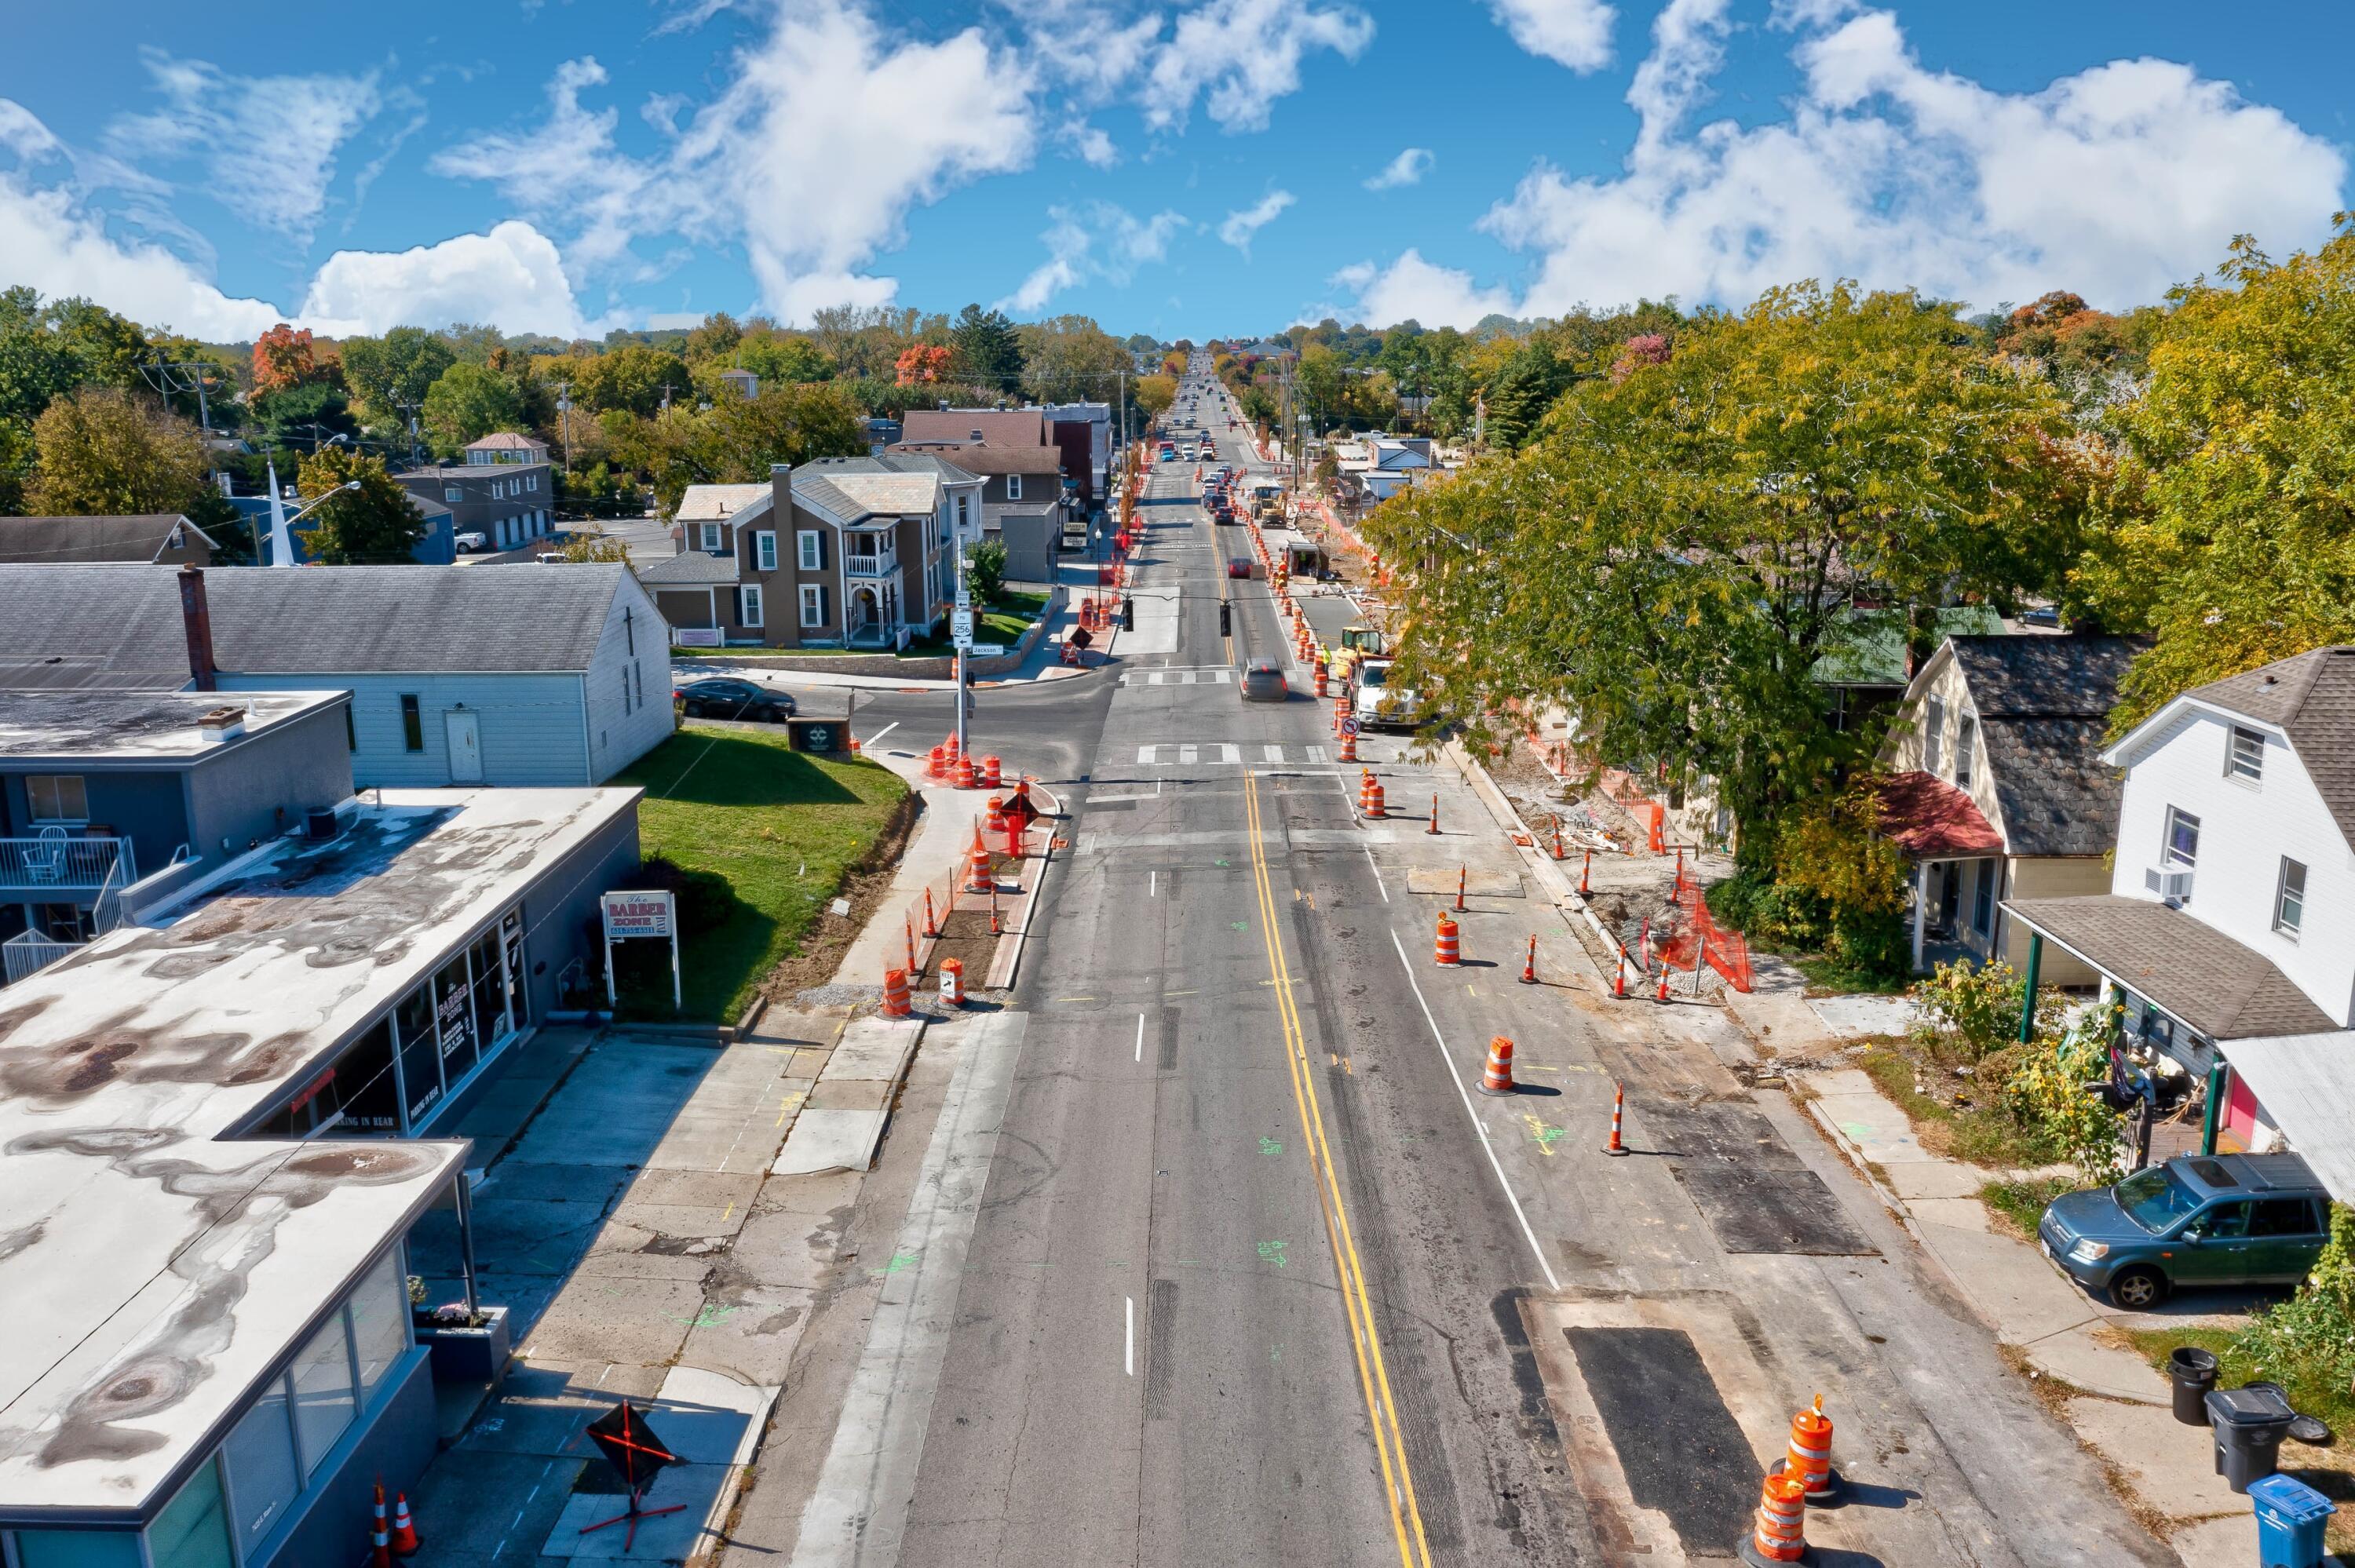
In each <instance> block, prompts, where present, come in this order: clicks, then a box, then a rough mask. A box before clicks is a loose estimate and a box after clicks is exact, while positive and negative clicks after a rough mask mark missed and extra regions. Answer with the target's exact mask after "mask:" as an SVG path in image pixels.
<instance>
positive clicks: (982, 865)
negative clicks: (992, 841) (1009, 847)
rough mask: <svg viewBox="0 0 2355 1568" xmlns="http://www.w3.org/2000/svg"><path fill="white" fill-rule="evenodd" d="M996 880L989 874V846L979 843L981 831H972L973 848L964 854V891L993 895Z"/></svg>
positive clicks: (976, 829)
mask: <svg viewBox="0 0 2355 1568" xmlns="http://www.w3.org/2000/svg"><path fill="white" fill-rule="evenodd" d="M996 889H997V878H996V877H995V876H994V875H992V874H990V867H989V846H988V845H986V844H985V843H983V842H981V830H980V829H979V828H975V829H974V831H973V848H971V849H970V850H967V851H966V852H965V878H964V890H965V891H966V892H967V893H994V892H996Z"/></svg>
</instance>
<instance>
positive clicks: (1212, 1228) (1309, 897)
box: [900, 467, 1586, 1565]
mask: <svg viewBox="0 0 2355 1568" xmlns="http://www.w3.org/2000/svg"><path fill="white" fill-rule="evenodd" d="M1190 475H1191V469H1190V467H1188V468H1187V469H1184V470H1183V471H1178V470H1175V469H1170V470H1164V471H1162V472H1160V473H1157V474H1156V476H1155V477H1154V479H1153V480H1152V482H1151V485H1150V488H1149V490H1148V493H1147V499H1148V502H1149V503H1152V508H1153V513H1154V514H1155V516H1156V523H1155V524H1154V525H1153V527H1152V531H1151V538H1150V541H1149V544H1148V546H1147V548H1146V551H1145V552H1144V559H1145V561H1146V573H1145V577H1144V580H1145V582H1146V584H1147V585H1148V586H1157V585H1163V584H1167V583H1169V582H1172V581H1174V582H1176V583H1177V584H1179V585H1180V586H1181V587H1182V588H1183V590H1184V591H1183V594H1182V600H1181V602H1182V603H1183V605H1184V607H1185V608H1184V612H1183V615H1184V619H1183V622H1182V625H1181V628H1180V641H1179V647H1178V651H1177V653H1176V654H1174V655H1171V656H1169V657H1168V658H1167V660H1166V665H1167V668H1168V669H1170V670H1171V671H1180V672H1186V673H1211V672H1215V671H1216V670H1218V669H1219V668H1220V666H1224V665H1226V664H1227V663H1228V662H1229V657H1228V650H1227V649H1225V648H1222V646H1221V640H1220V636H1219V630H1218V620H1217V611H1218V603H1219V599H1220V595H1221V592H1222V591H1223V590H1225V589H1227V588H1229V586H1230V585H1229V584H1228V581H1227V579H1226V578H1225V577H1224V575H1223V571H1222V569H1221V568H1222V564H1223V558H1224V556H1225V554H1226V553H1227V551H1226V548H1225V546H1224V543H1223V541H1221V542H1220V543H1219V544H1217V545H1214V544H1213V541H1212V538H1211V535H1212V534H1213V532H1214V530H1213V528H1212V525H1211V524H1209V521H1208V520H1207V519H1206V518H1205V517H1204V516H1203V515H1202V514H1201V513H1200V511H1199V507H1198V506H1195V505H1193V504H1191V502H1190V496H1191V493H1192V492H1191V486H1190ZM1219 532H1222V533H1227V534H1230V535H1234V534H1236V533H1237V531H1234V530H1220V531H1219ZM1231 587H1232V589H1233V590H1234V591H1235V599H1236V612H1237V613H1236V618H1235V630H1236V633H1237V636H1236V639H1235V645H1234V647H1233V649H1232V651H1231V652H1232V658H1233V660H1234V661H1235V662H1240V661H1241V660H1243V659H1246V658H1248V657H1250V656H1252V655H1253V654H1256V653H1267V654H1271V655H1280V653H1281V637H1280V634H1279V630H1278V625H1277V621H1276V618H1275V615H1274V612H1273V606H1272V603H1271V601H1270V599H1269V598H1268V591H1267V587H1266V585H1265V584H1264V583H1262V582H1249V583H1244V582H1236V583H1233V584H1232V585H1231ZM1123 669H1124V673H1126V674H1127V675H1128V677H1129V679H1128V681H1127V682H1126V683H1123V684H1119V685H1116V686H1115V685H1107V686H1105V687H1104V688H1103V689H1104V691H1105V692H1106V693H1107V694H1108V702H1107V704H1106V706H1105V709H1104V711H1103V715H1102V726H1101V731H1100V737H1099V738H1098V740H1097V743H1096V745H1095V746H1094V747H1093V752H1092V759H1091V761H1090V763H1089V765H1088V766H1087V767H1086V768H1083V769H1082V770H1081V772H1082V774H1083V775H1084V777H1085V779H1086V782H1085V785H1084V787H1083V788H1082V789H1081V790H1080V791H1078V799H1079V800H1080V802H1081V803H1080V804H1079V805H1078V806H1077V807H1076V808H1075V813H1074V814H1075V821H1074V824H1073V827H1074V831H1075V832H1077V833H1078V834H1079V835H1081V838H1082V848H1081V852H1080V853H1078V854H1077V855H1076V857H1075V858H1074V860H1073V862H1072V863H1071V866H1070V868H1069V870H1068V873H1067V877H1068V880H1066V881H1065V882H1064V883H1063V884H1062V885H1060V890H1059V892H1058V894H1057V896H1056V898H1055V916H1054V918H1053V921H1052V924H1051V925H1050V927H1048V928H1047V929H1046V930H1045V932H1044V933H1043V940H1042V939H1040V938H1038V937H1034V938H1033V948H1032V950H1031V956H1030V957H1029V958H1028V959H1026V979H1025V980H1024V981H1023V983H1022V985H1021V987H1020V990H1019V992H1018V997H1017V999H1016V1003H1015V1005H1016V1006H1017V1007H1018V1009H1020V1010H1021V1011H1024V1012H1028V1015H1029V1018H1028V1033H1027V1036H1026V1039H1025V1042H1024V1044H1023V1047H1022V1058H1021V1062H1020V1066H1019V1072H1018V1078H1017V1080H1016V1082H1015V1084H1014V1086H1013V1091H1012V1096H1011V1099H1010V1102H1009V1104H1008V1107H1007V1113H1006V1118H1005V1123H1004V1129H1003V1132H1002V1134H1001V1136H1000V1139H999V1142H998V1146H997V1158H996V1164H995V1166H994V1169H993V1171H992V1172H991V1176H990V1180H989V1183H988V1187H987V1191H986V1196H985V1198H984V1201H983V1203H982V1206H981V1210H980V1215H979V1219H978V1222H977V1224H976V1226H975V1234H974V1235H973V1239H972V1244H971V1248H970V1251H969V1253H968V1255H967V1261H966V1265H965V1276H964V1284H963V1287H962V1291H961V1293H960V1296H959V1298H958V1301H957V1308H956V1313H955V1319H954V1327H953V1328H952V1330H950V1334H949V1339H948V1342H947V1345H946V1347H945V1351H944V1353H943V1374H942V1382H941V1387H940V1392H939V1393H938V1395H937V1397H936V1399H935V1401H934V1403H933V1405H932V1413H931V1420H930V1425H929V1427H928V1430H927V1432H926V1435H925V1437H924V1441H923V1445H922V1461H921V1465H920V1467H919V1469H918V1471H917V1479H916V1489H915V1495H914V1499H913V1501H912V1503H911V1507H910V1510H909V1517H908V1520H907V1528H906V1533H905V1536H904V1539H903V1542H902V1546H901V1551H900V1562H901V1563H907V1564H911V1565H914V1564H931V1563H941V1564H959V1565H963V1564H967V1563H975V1562H991V1563H1040V1562H1066V1563H1168V1564H1178V1563H1185V1564H1196V1563H1393V1562H1395V1563H1404V1564H1412V1565H1420V1564H1423V1563H1430V1562H1433V1561H1446V1562H1460V1563H1491V1562H1493V1563H1548V1562H1569V1561H1576V1560H1579V1559H1580V1558H1581V1557H1582V1556H1583V1555H1586V1554H1585V1553H1583V1552H1581V1551H1580V1549H1579V1548H1580V1543H1581V1542H1582V1540H1583V1539H1584V1537H1585V1535H1586V1525H1585V1520H1584V1518H1583V1516H1582V1512H1581V1511H1580V1509H1579V1507H1578V1504H1577V1502H1576V1499H1575V1494H1574V1492H1573V1491H1572V1489H1570V1488H1569V1487H1567V1486H1566V1485H1565V1484H1564V1483H1563V1479H1562V1477H1561V1474H1560V1473H1559V1472H1560V1467H1561V1457H1560V1449H1559V1446H1558V1443H1557V1442H1556V1441H1555V1439H1554V1438H1553V1436H1552V1434H1551V1432H1550V1419H1548V1418H1545V1417H1544V1416H1543V1414H1542V1411H1543V1402H1542V1400H1541V1399H1539V1400H1537V1401H1535V1402H1534V1403H1535V1410H1536V1413H1537V1414H1535V1415H1534V1416H1533V1415H1532V1414H1531V1408H1532V1405H1531V1401H1530V1399H1529V1390H1530V1388H1531V1386H1532V1385H1533V1383H1534V1381H1535V1373H1534V1370H1533V1368H1532V1367H1531V1366H1530V1365H1529V1363H1528V1361H1527V1358H1526V1357H1521V1356H1517V1355H1516V1354H1515V1353H1514V1351H1513V1347H1512V1344H1511V1336H1509V1335H1507V1334H1502V1333H1500V1332H1499V1331H1498V1320H1499V1312H1500V1308H1501V1309H1502V1310H1503V1314H1504V1316H1505V1317H1507V1318H1510V1316H1511V1312H1510V1309H1509V1303H1510V1301H1511V1299H1512V1294H1513V1292H1514V1291H1515V1290H1516V1289H1517V1288H1518V1287H1520V1286H1521V1285H1522V1284H1523V1283H1524V1282H1525V1280H1526V1277H1527V1276H1528V1275H1529V1271H1530V1267H1531V1260H1530V1258H1529V1254H1528V1253H1527V1251H1526V1249H1525V1245H1524V1244H1523V1242H1522V1241H1521V1240H1520V1237H1519V1234H1518V1231H1517V1230H1516V1229H1515V1226H1514V1221H1513V1218H1512V1216H1511V1214H1510V1213H1509V1211H1508V1210H1507V1209H1506V1207H1505V1205H1504V1203H1503V1202H1502V1200H1501V1198H1500V1197H1499V1196H1498V1194H1497V1191H1496V1189H1495V1188H1494V1187H1493V1185H1492V1184H1491V1183H1490V1179H1489V1178H1488V1177H1487V1175H1486V1173H1485V1172H1484V1171H1482V1170H1480V1169H1479V1168H1478V1165H1477V1162H1478V1160H1479V1158H1480V1156H1479V1153H1478V1147H1477V1145H1476V1144H1474V1143H1472V1142H1470V1141H1469V1140H1465V1139H1454V1140H1452V1141H1448V1140H1440V1139H1432V1138H1431V1137H1429V1135H1428V1130H1427V1123H1428V1117H1427V1115H1426V1114H1425V1113H1424V1112H1423V1111H1422V1110H1420V1109H1418V1108H1414V1107H1419V1106H1421V1105H1423V1104H1429V1105H1433V1106H1436V1105H1440V1104H1442V1103H1443V1102H1441V1101H1439V1100H1438V1099H1437V1098H1435V1097H1438V1096H1443V1095H1444V1096H1446V1097H1449V1099H1450V1100H1451V1101H1452V1099H1453V1097H1454V1095H1455V1090H1454V1089H1453V1088H1452V1086H1450V1085H1449V1084H1448V1082H1447V1079H1446V1076H1445V1071H1444V1064H1443V1063H1442V1062H1441V1061H1440V1060H1439V1059H1437V1058H1436V1057H1435V1056H1434V1055H1433V1054H1432V1053H1431V1052H1430V1050H1429V1047H1428V1046H1427V1045H1424V1046H1423V1047H1422V1048H1421V1050H1420V1052H1416V1051H1411V1050H1409V1049H1406V1048H1405V1046H1404V1044H1403V1042H1404V1041H1405V1040H1406V1039H1408V1038H1411V1037H1410V1036H1407V1035H1405V1034H1404V1032H1403V1027H1402V1026H1403V1024H1404V1022H1405V1021H1406V1020H1407V1019H1408V1018H1409V1017H1411V1016H1412V1006H1413V1002H1412V998H1411V997H1409V996H1408V995H1407V994H1406V992H1405V989H1404V987H1403V986H1402V985H1401V983H1400V981H1399V980H1398V978H1397V973H1396V970H1395V969H1393V968H1391V967H1390V965H1389V963H1388V962H1387V961H1385V963H1383V964H1382V965H1379V966H1377V965H1374V964H1373V963H1371V962H1370V958H1371V957H1372V956H1373V955H1371V954H1370V953H1369V955H1368V958H1369V961H1368V963H1367V964H1366V967H1365V968H1364V969H1362V970H1359V969H1357V968H1356V966H1355V963H1354V962H1353V956H1352V955H1349V954H1348V953H1347V952H1346V951H1345V949H1346V948H1347V947H1348V946H1349V945H1350V944H1351V942H1352V939H1353V938H1357V937H1358V936H1359V931H1358V930H1357V928H1356V927H1357V925H1358V923H1359V917H1360V915H1362V916H1363V921H1364V924H1365V931H1364V936H1365V937H1366V938H1367V939H1368V943H1369V946H1370V942H1371V939H1372V938H1373V937H1374V936H1375V934H1376V933H1377V932H1378V931H1382V930H1386V929H1387V926H1386V924H1385V921H1384V908H1385V906H1386V904H1387V900H1388V895H1386V894H1385V893H1384V892H1383V891H1382V890H1381V889H1380V887H1378V886H1377V885H1376V882H1375V877H1376V873H1375V869H1374V866H1373V863H1372V861H1371V859H1370V858H1369V856H1368V854H1366V853H1364V852H1363V850H1362V848H1361V847H1360V846H1359V844H1358V843H1356V842H1353V841H1352V840H1351V839H1350V837H1349V828H1350V821H1351V814H1350V810H1349V801H1348V794H1347V791H1348V789H1349V788H1351V787H1352V785H1353V783H1354V774H1353V773H1351V774H1350V776H1349V777H1346V778H1345V777H1344V772H1345V770H1344V769H1341V768H1338V767H1337V766H1335V765H1333V764H1331V763H1329V762H1328V763H1324V764H1321V765H1319V764H1317V763H1315V762H1312V761H1311V760H1310V758H1311V748H1312V747H1316V748H1319V749H1320V751H1321V750H1322V749H1323V748H1326V747H1329V745H1330V736H1329V732H1328V729H1327V723H1326V717H1325V713H1324V710H1323V709H1322V707H1321V706H1320V705H1317V704H1316V703H1314V702H1313V701H1311V700H1309V699H1307V698H1306V697H1305V696H1296V697H1295V699H1294V700H1293V701H1292V702H1290V703H1287V704H1283V705H1274V704H1265V705H1245V704H1244V703H1242V702H1241V700H1240V698H1239V696H1238V693H1237V688H1236V687H1235V686H1234V685H1233V684H1232V683H1231V682H1226V681H1219V680H1215V679H1212V680H1204V679H1188V680H1168V681H1159V682H1156V681H1155V680H1153V679H1151V677H1150V674H1149V673H1147V671H1146V668H1145V667H1143V666H1140V665H1137V664H1126V665H1124V666H1123ZM1050 690H1051V688H1050ZM1001 700H1003V699H1001ZM1033 716H1036V715H1033ZM1182 746H1193V747H1197V748H1198V750H1197V753H1196V755H1198V756H1208V755H1213V753H1212V752H1210V750H1209V748H1211V747H1220V746H1234V747H1239V748H1240V753H1239V754H1240V755H1241V756H1244V757H1248V758H1254V759H1267V758H1276V757H1281V758H1283V759H1284V760H1283V761H1281V762H1273V761H1269V762H1265V763H1264V765H1263V766H1251V767H1227V766H1219V767H1201V768H1188V767H1187V766H1185V765H1184V764H1183V763H1182V762H1180V763H1178V764H1177V765H1176V766H1174V767H1164V766H1152V767H1145V766H1140V764H1139V760H1138V759H1139V757H1140V752H1141V750H1142V748H1144V747H1156V748H1159V747H1182ZM1160 755H1162V756H1177V755H1179V754H1177V753H1175V752H1164V753H1161V754H1160ZM1320 834H1321V835H1322V836H1321V837H1320ZM1103 839H1108V840H1110V841H1112V842H1110V845H1109V847H1099V841H1100V840H1103ZM1304 842H1320V843H1324V844H1327V846H1328V847H1322V848H1316V849H1307V848H1303V847H1301V845H1302V844H1303V843H1304ZM1345 1014H1350V1015H1355V1016H1351V1017H1346V1018H1345ZM1385 1015H1386V1016H1385ZM1369 1031H1370V1032H1373V1033H1381V1034H1390V1033H1398V1034H1399V1036H1400V1039H1401V1045H1400V1048H1399V1049H1397V1050H1396V1051H1390V1050H1383V1051H1381V1052H1380V1053H1379V1055H1380V1061H1381V1062H1382V1063H1383V1064H1384V1065H1382V1067H1381V1068H1380V1070H1381V1071H1382V1072H1384V1073H1395V1074H1402V1075H1409V1076H1411V1077H1412V1078H1414V1079H1416V1080H1420V1081H1417V1082H1414V1083H1412V1084H1411V1085H1401V1084H1390V1085H1386V1086H1385V1087H1387V1088H1389V1089H1391V1090H1392V1091H1393V1093H1392V1094H1391V1095H1386V1096H1384V1097H1382V1100H1381V1102H1380V1105H1378V1104H1377V1103H1376V1102H1375V1100H1373V1099H1372V1098H1371V1097H1369V1094H1368V1093H1367V1090H1368V1086H1369V1085H1370V1084H1373V1083H1377V1082H1380V1080H1376V1079H1371V1078H1369V1077H1368V1076H1365V1075H1363V1069H1362V1068H1361V1067H1360V1066H1359V1065H1356V1064H1355V1063H1354V1062H1353V1061H1352V1057H1353V1054H1356V1053H1359V1051H1360V1050H1361V1048H1362V1045H1363V1044H1364V1043H1365V1042H1366V1040H1367V1035H1368V1033H1369ZM1393 1058H1395V1065H1392V1064H1393ZM1401 1089H1404V1090H1407V1091H1408V1092H1406V1093H1404V1094H1403V1095H1402V1096H1401V1095H1398V1094H1397V1093H1396V1091H1399V1090H1401ZM1426 1097H1430V1098H1428V1099H1426ZM1381 1105H1387V1106H1391V1107H1408V1108H1407V1109H1405V1110H1404V1111H1403V1112H1402V1113H1398V1114H1402V1115H1403V1118H1404V1119H1403V1120H1402V1121H1400V1120H1396V1119H1395V1118H1394V1116H1393V1115H1391V1114H1387V1113H1385V1112H1384V1111H1383V1110H1382V1109H1381V1108H1380V1107H1381ZM1514 1332H1515V1333H1518V1329H1517V1328H1516V1329H1515V1330H1514Z"/></svg>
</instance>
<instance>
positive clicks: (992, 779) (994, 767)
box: [981, 757, 999, 789]
mask: <svg viewBox="0 0 2355 1568" xmlns="http://www.w3.org/2000/svg"><path fill="white" fill-rule="evenodd" d="M998 767H999V764H998V760H997V758H995V757H985V758H982V759H981V787H982V788H983V789H996V788H997V783H998Z"/></svg>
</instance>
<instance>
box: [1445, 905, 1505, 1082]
mask: <svg viewBox="0 0 2355 1568" xmlns="http://www.w3.org/2000/svg"><path fill="white" fill-rule="evenodd" d="M1440 929H1441V931H1442V932H1444V931H1445V930H1446V929H1447V927H1444V926H1443V927H1440ZM1440 940H1441V941H1443V942H1444V941H1447V940H1449V938H1447V937H1446V936H1444V935H1443V936H1442V937H1441V938H1440ZM1449 961H1450V960H1448V959H1441V960H1440V962H1442V963H1447V962H1449ZM1480 1092H1481V1093H1482V1094H1484V1095H1509V1094H1511V1093H1512V1092H1513V1043H1512V1042H1511V1041H1510V1040H1508V1039H1506V1038H1505V1037H1504V1036H1503V1035H1501V1034H1499V1035H1497V1036H1496V1037H1495V1038H1493V1039H1491V1040H1490V1041H1489V1042H1488V1066H1487V1071H1485V1072H1483V1073H1482V1074H1481V1075H1480Z"/></svg>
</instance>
